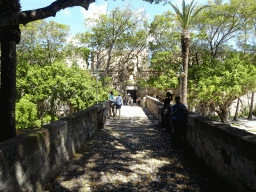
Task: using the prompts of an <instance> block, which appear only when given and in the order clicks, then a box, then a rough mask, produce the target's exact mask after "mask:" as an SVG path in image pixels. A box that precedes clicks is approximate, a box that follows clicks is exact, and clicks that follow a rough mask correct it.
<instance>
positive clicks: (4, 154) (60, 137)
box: [0, 101, 110, 192]
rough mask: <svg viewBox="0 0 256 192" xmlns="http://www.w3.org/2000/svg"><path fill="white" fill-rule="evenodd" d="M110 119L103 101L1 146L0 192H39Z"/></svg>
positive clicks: (106, 103)
mask: <svg viewBox="0 0 256 192" xmlns="http://www.w3.org/2000/svg"><path fill="white" fill-rule="evenodd" d="M109 115H110V114H109V102H108V101H105V102H103V103H100V104H99V105H95V106H92V107H90V108H87V109H85V110H83V111H79V112H78V113H75V114H73V115H70V116H67V117H65V118H62V119H60V120H58V121H54V122H52V123H50V124H47V125H45V126H43V127H42V128H41V129H38V130H35V131H31V132H28V133H24V134H21V135H19V136H16V137H14V138H11V139H8V140H6V141H4V142H2V143H0V192H21V191H24V192H25V191H28V192H41V191H42V187H43V186H44V185H45V184H47V183H48V182H49V181H51V180H52V179H54V178H55V176H56V175H57V174H58V173H59V172H60V170H61V168H62V166H63V164H64V163H65V162H66V161H68V160H69V159H70V158H72V156H73V154H74V153H75V152H76V151H77V150H78V149H79V148H80V147H81V146H82V145H83V144H84V143H85V141H86V140H87V139H88V138H90V137H91V136H92V135H93V133H94V132H95V131H96V130H97V129H98V128H99V129H102V128H104V126H105V124H106V119H107V118H108V117H109Z"/></svg>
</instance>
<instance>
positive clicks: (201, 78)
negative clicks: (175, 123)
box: [189, 53, 256, 123]
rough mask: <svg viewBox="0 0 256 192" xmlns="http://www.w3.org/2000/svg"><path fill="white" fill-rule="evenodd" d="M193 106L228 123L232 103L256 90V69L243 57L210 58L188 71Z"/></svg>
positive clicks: (233, 54)
mask: <svg viewBox="0 0 256 192" xmlns="http://www.w3.org/2000/svg"><path fill="white" fill-rule="evenodd" d="M189 76H190V80H189V87H190V93H189V94H190V97H189V98H190V103H191V104H192V105H196V104H197V103H203V104H205V105H208V106H209V107H210V108H211V109H212V110H213V111H215V112H216V113H217V114H218V115H219V117H220V119H221V121H222V122H223V123H228V112H229V107H230V105H231V103H232V102H233V101H234V100H236V99H237V98H238V97H240V96H242V95H244V94H246V92H247V91H248V90H253V89H254V88H255V86H256V85H255V78H256V68H255V66H253V65H251V63H250V61H248V59H247V60H245V59H244V58H243V56H241V55H239V54H236V53H230V55H229V56H228V57H227V58H225V59H223V60H218V59H211V58H208V59H206V60H204V61H203V64H201V65H199V66H194V67H193V68H192V69H190V70H189Z"/></svg>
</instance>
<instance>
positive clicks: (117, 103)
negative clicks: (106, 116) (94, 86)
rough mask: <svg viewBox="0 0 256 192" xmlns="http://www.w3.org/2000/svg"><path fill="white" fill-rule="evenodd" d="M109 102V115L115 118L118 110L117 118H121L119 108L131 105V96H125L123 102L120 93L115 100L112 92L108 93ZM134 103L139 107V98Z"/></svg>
mask: <svg viewBox="0 0 256 192" xmlns="http://www.w3.org/2000/svg"><path fill="white" fill-rule="evenodd" d="M109 100H110V102H111V103H110V106H111V107H110V115H111V114H113V115H111V116H112V117H115V116H116V115H117V110H119V118H120V117H121V107H122V105H123V104H124V105H133V98H132V97H131V96H128V95H126V96H125V98H124V100H123V99H122V97H121V93H118V96H117V97H116V98H115V97H114V95H113V91H111V92H110V96H109ZM136 102H137V103H138V104H139V105H140V97H138V99H136Z"/></svg>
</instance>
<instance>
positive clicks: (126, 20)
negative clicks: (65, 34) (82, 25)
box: [77, 7, 148, 82]
mask: <svg viewBox="0 0 256 192" xmlns="http://www.w3.org/2000/svg"><path fill="white" fill-rule="evenodd" d="M95 23H97V25H94V24H95ZM86 24H87V28H88V30H89V31H87V32H86V33H80V34H77V38H78V39H79V41H80V42H81V43H84V44H86V45H87V46H88V48H90V50H91V53H92V54H93V58H92V68H93V69H99V70H100V72H101V73H100V78H103V77H105V76H107V75H109V74H108V73H109V72H114V73H116V71H118V74H119V75H118V76H119V77H122V78H124V74H127V72H128V71H129V68H130V64H132V63H133V62H132V60H134V59H136V58H137V56H138V54H141V53H142V52H143V51H144V50H145V49H146V48H147V36H148V32H147V20H146V18H145V13H142V12H135V11H132V10H131V8H129V7H127V8H126V9H124V10H121V9H120V8H119V7H117V8H116V9H115V10H113V11H111V13H110V14H109V15H103V14H102V15H99V17H98V18H88V19H86ZM129 63H130V64H129ZM120 74H121V76H120ZM112 75H114V74H112ZM126 78H127V76H126ZM118 80H120V79H118ZM118 82H120V81H118Z"/></svg>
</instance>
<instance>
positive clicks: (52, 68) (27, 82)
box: [16, 61, 108, 128]
mask: <svg viewBox="0 0 256 192" xmlns="http://www.w3.org/2000/svg"><path fill="white" fill-rule="evenodd" d="M98 87H99V90H100V91H99V92H100V94H99V101H100V102H101V101H104V100H106V99H107V98H108V93H107V89H108V87H102V83H101V82H99V83H98ZM17 92H18V95H19V96H18V97H19V98H21V99H20V100H19V101H18V104H19V108H18V109H17V114H21V113H19V112H22V110H23V111H25V109H27V107H26V106H24V105H25V104H26V105H27V103H28V104H30V103H33V105H32V104H30V105H31V106H34V105H36V107H37V108H36V109H37V114H36V116H37V119H35V118H33V122H37V124H33V126H36V125H37V126H38V120H40V126H41V124H47V123H50V122H52V121H55V120H57V119H59V118H60V117H61V116H60V114H59V109H60V106H62V105H64V106H65V105H66V104H68V105H69V106H70V107H71V108H73V109H74V112H76V111H80V110H83V109H85V108H87V107H90V106H92V105H95V104H96V100H97V96H96V80H95V78H94V77H92V76H91V75H90V74H89V71H88V70H82V69H80V68H78V67H75V66H72V67H67V66H66V64H65V63H64V62H62V61H58V62H57V61H55V62H53V63H52V65H49V66H47V65H46V66H44V67H39V66H38V65H33V66H30V67H29V69H28V71H27V75H26V76H25V77H20V78H18V79H17ZM20 95H22V96H20ZM24 96H26V100H23V98H24ZM27 100H28V101H29V102H27ZM34 113H35V112H34ZM27 114H28V113H24V116H26V115H27ZM68 114H69V113H66V114H65V115H68ZM27 116H29V115H27ZM18 117H21V115H18V116H17V118H18ZM23 119H24V118H23ZM16 122H17V126H18V127H20V128H28V127H24V126H25V124H24V123H22V122H24V121H23V120H22V122H21V121H20V119H17V121H16ZM25 122H26V123H27V121H25ZM33 122H31V123H33ZM27 125H29V124H27Z"/></svg>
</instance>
